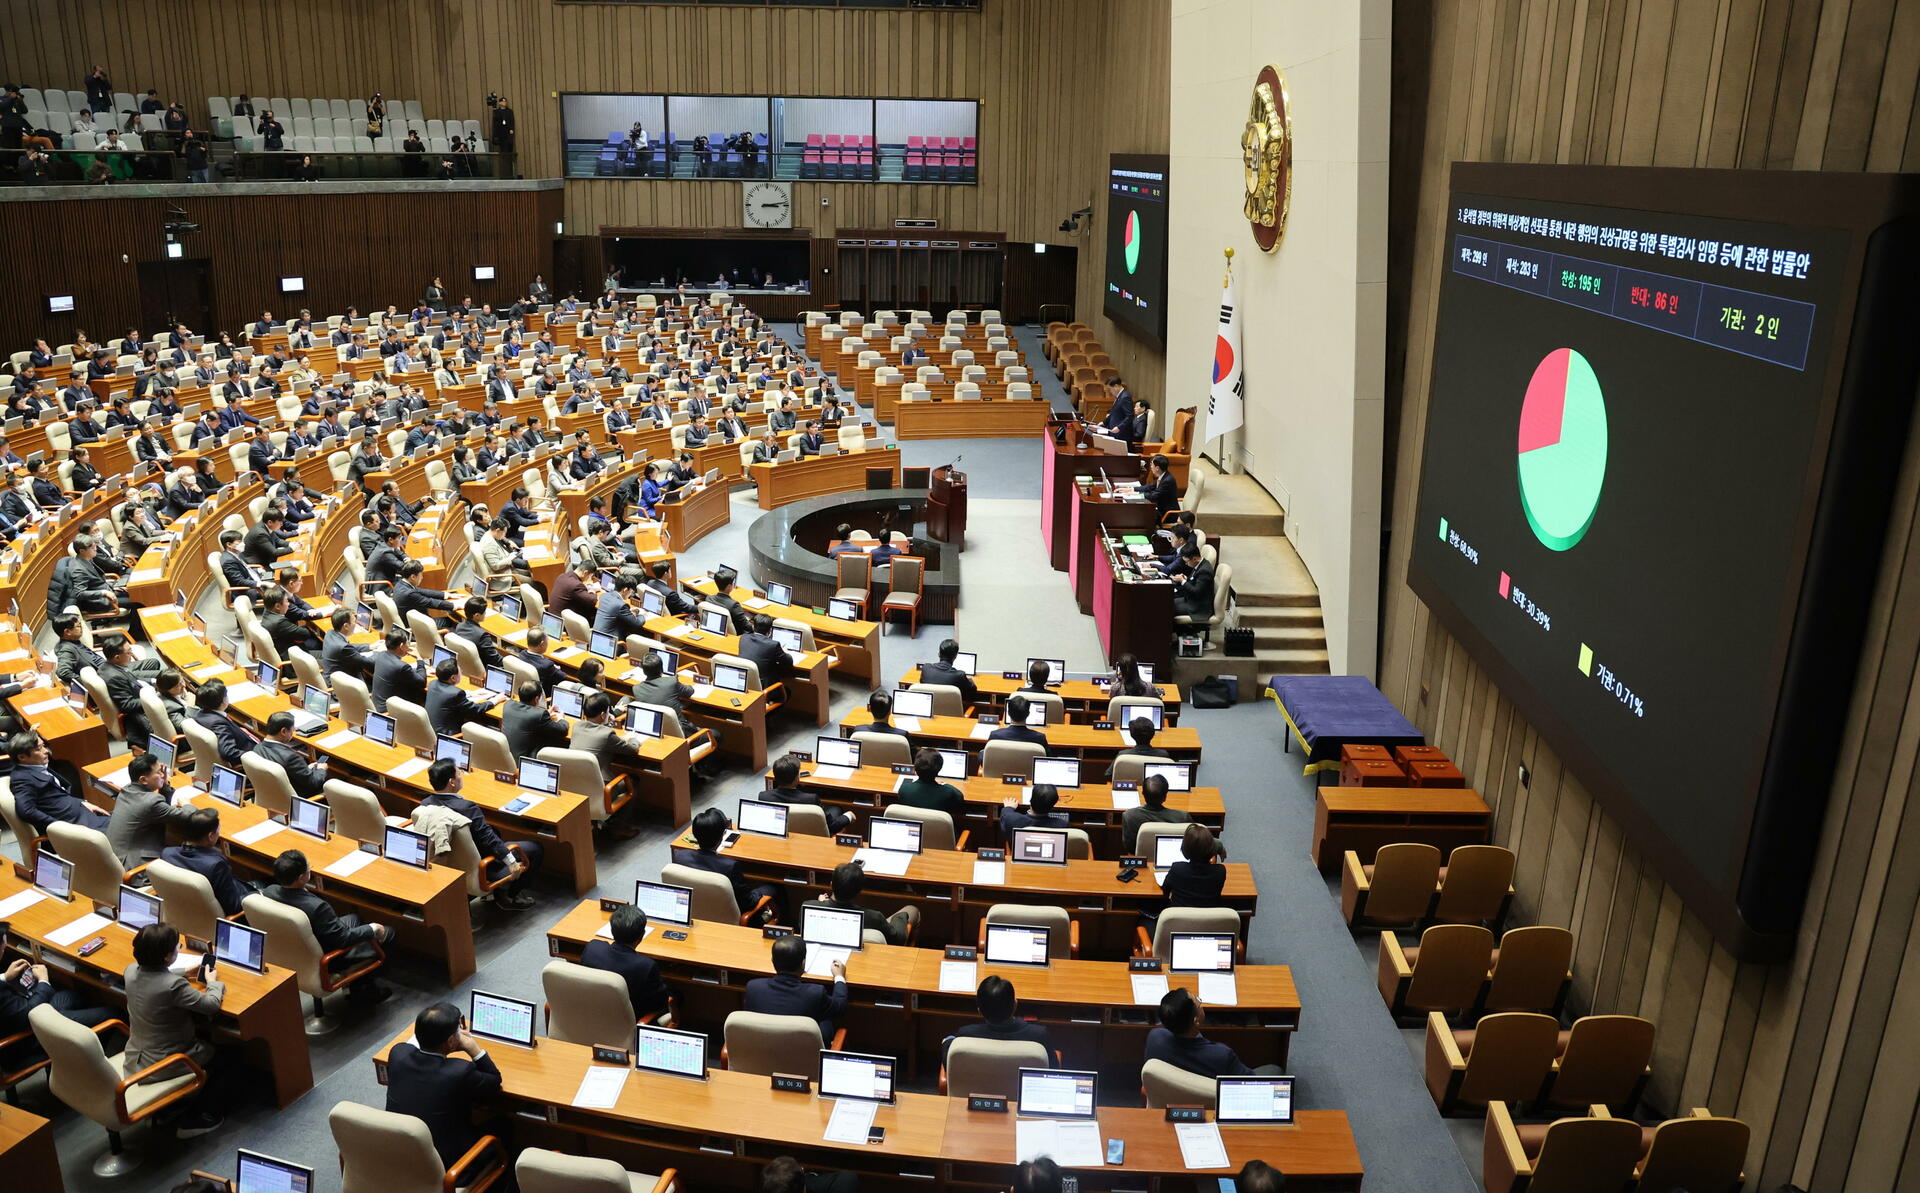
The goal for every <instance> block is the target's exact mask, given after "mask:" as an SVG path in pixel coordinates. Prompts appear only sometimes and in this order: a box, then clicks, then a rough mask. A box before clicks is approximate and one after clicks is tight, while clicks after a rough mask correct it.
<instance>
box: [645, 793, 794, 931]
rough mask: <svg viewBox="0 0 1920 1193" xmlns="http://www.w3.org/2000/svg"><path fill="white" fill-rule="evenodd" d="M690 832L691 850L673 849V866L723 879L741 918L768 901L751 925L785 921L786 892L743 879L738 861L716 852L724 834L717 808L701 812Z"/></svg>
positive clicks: (723, 822)
mask: <svg viewBox="0 0 1920 1193" xmlns="http://www.w3.org/2000/svg"><path fill="white" fill-rule="evenodd" d="M692 832H693V842H694V848H692V849H688V848H686V847H685V846H684V845H675V846H674V847H673V861H674V864H675V865H678V866H690V867H692V868H693V869H695V870H705V871H707V872H708V873H710V874H718V875H719V876H720V877H722V878H724V879H726V880H727V881H728V882H729V883H730V884H732V886H733V898H734V902H736V903H738V904H739V905H740V911H741V913H742V914H746V913H748V912H751V911H753V909H754V908H755V907H758V906H759V905H760V901H761V900H762V899H767V900H769V902H768V903H767V905H766V906H765V907H764V908H762V909H761V911H760V914H759V915H758V916H756V917H755V919H754V920H753V923H755V924H761V925H764V924H767V923H780V922H782V921H783V920H784V919H785V911H786V898H787V897H786V892H784V891H782V890H781V889H780V888H779V887H778V886H776V885H774V884H772V883H756V882H753V881H752V880H750V879H748V878H746V877H744V876H743V875H742V874H741V872H740V859H739V858H735V857H728V856H727V855H725V854H723V853H721V852H720V843H721V841H722V840H723V839H724V838H725V837H726V833H727V814H726V813H725V812H722V811H721V810H720V809H718V808H708V809H706V810H705V811H703V812H701V813H700V814H699V815H697V816H695V817H694V818H693V825H692Z"/></svg>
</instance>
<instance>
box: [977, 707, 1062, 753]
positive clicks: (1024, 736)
mask: <svg viewBox="0 0 1920 1193" xmlns="http://www.w3.org/2000/svg"><path fill="white" fill-rule="evenodd" d="M1032 708H1033V705H1032V703H1031V702H1030V701H1028V700H1027V698H1026V697H1025V696H1014V697H1012V698H1010V699H1009V700H1008V701H1007V723H1006V724H1004V725H1002V726H1000V727H999V728H998V729H995V730H994V731H993V732H992V733H989V734H987V740H988V741H1023V742H1028V743H1030V744H1032V745H1036V746H1039V747H1040V748H1041V749H1043V750H1044V749H1046V748H1047V735H1046V734H1044V733H1042V732H1040V731H1039V730H1038V729H1035V728H1034V727H1033V726H1031V725H1029V724H1027V713H1028V712H1029V711H1030V710H1031V709H1032Z"/></svg>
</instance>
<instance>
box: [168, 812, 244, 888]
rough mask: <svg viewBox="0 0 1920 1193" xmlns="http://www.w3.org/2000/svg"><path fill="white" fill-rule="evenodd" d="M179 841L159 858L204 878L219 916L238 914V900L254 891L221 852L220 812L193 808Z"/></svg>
mask: <svg viewBox="0 0 1920 1193" xmlns="http://www.w3.org/2000/svg"><path fill="white" fill-rule="evenodd" d="M180 837H181V841H180V844H178V845H169V846H167V847H166V848H165V849H164V850H162V851H161V853H160V859H161V860H162V861H165V862H170V863H171V864H173V865H176V866H179V867H181V868H182V869H186V870H192V871H193V872H194V873H195V874H198V875H200V876H201V877H202V878H204V879H206V880H207V885H208V886H211V887H212V888H213V897H214V900H215V901H216V902H218V903H219V904H220V914H221V915H238V914H239V913H240V905H241V901H242V900H244V899H245V898H246V897H247V896H248V895H251V894H253V887H252V886H250V885H249V884H247V883H244V882H242V881H240V880H239V879H238V878H235V877H234V876H233V866H232V864H231V863H229V862H228V861H227V855H226V854H224V853H222V852H220V813H219V812H217V811H215V810H214V809H212V808H196V809H194V811H193V814H192V815H191V816H189V817H187V823H186V827H184V828H182V829H181V830H180Z"/></svg>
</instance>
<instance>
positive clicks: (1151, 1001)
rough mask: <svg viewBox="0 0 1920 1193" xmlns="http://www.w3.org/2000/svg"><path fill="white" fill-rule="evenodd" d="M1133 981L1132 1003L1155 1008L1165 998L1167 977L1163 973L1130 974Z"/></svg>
mask: <svg viewBox="0 0 1920 1193" xmlns="http://www.w3.org/2000/svg"><path fill="white" fill-rule="evenodd" d="M1127 976H1128V977H1130V978H1132V979H1133V1001H1134V1002H1136V1003H1138V1004H1140V1005H1141V1006H1143V1007H1157V1006H1159V1005H1160V1000H1161V999H1163V998H1165V997H1166V996H1167V975H1166V974H1163V973H1130V974H1128V975H1127Z"/></svg>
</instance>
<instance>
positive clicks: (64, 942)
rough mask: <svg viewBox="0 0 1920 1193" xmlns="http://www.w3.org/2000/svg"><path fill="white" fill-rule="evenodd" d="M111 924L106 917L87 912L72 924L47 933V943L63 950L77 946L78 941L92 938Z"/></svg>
mask: <svg viewBox="0 0 1920 1193" xmlns="http://www.w3.org/2000/svg"><path fill="white" fill-rule="evenodd" d="M111 922H112V921H110V920H109V919H107V917H106V916H103V915H95V914H94V913H93V912H91V911H89V912H88V913H87V914H85V915H83V916H81V917H80V918H79V919H77V920H74V921H73V922H72V923H69V924H63V925H62V926H60V927H58V928H55V929H54V930H53V931H51V932H49V933H47V943H48V944H57V945H59V946H60V947H61V948H63V949H64V948H66V947H68V946H69V945H73V944H78V943H79V942H80V941H83V940H85V939H86V938H87V937H89V936H92V935H93V934H94V933H96V932H98V931H100V929H102V928H104V927H106V926H107V925H108V924H109V923H111Z"/></svg>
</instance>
